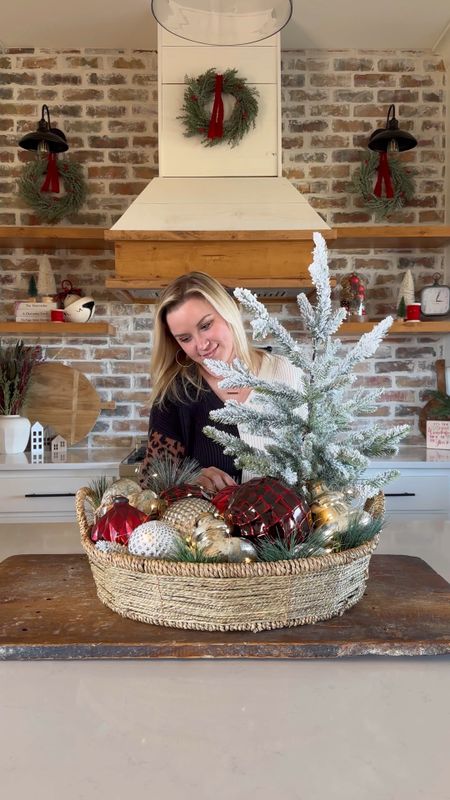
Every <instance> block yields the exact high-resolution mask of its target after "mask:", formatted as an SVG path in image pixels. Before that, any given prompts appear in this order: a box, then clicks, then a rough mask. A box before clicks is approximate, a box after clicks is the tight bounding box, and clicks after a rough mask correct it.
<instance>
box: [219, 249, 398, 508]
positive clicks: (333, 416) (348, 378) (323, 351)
mask: <svg viewBox="0 0 450 800" xmlns="http://www.w3.org/2000/svg"><path fill="white" fill-rule="evenodd" d="M314 243H315V248H314V259H313V262H312V264H311V266H310V268H309V272H310V275H311V278H312V281H313V284H314V286H315V287H316V296H317V301H316V304H315V305H312V304H311V303H310V301H309V300H308V298H307V297H306V295H305V294H303V293H301V294H299V295H298V297H297V303H298V307H299V311H300V317H301V320H302V323H303V326H304V328H305V330H306V331H307V332H308V334H309V336H310V339H311V342H310V345H309V346H308V347H307V346H305V345H303V344H301V343H298V342H297V341H295V339H294V338H293V337H292V336H291V335H290V333H289V332H288V331H287V330H286V329H285V328H284V327H283V325H281V323H280V322H279V321H278V320H277V319H275V318H273V317H271V316H270V315H269V313H268V311H267V309H266V308H265V306H264V305H263V304H262V303H260V302H259V301H258V300H257V298H256V296H255V295H253V294H252V293H251V292H250V291H249V290H248V289H236V290H235V292H234V294H235V296H236V298H237V299H238V300H239V301H240V303H241V304H242V305H243V307H244V308H245V309H246V310H247V311H248V312H250V314H251V316H252V320H251V327H252V329H253V338H254V339H265V338H266V337H268V336H269V335H271V336H272V337H273V338H274V339H275V340H276V342H277V344H278V347H279V350H280V351H281V353H282V354H284V355H285V356H287V357H288V359H289V360H290V361H291V363H292V364H294V365H295V366H296V367H300V368H301V370H302V372H303V376H302V378H301V379H300V382H299V385H298V386H297V387H295V388H291V387H289V386H287V385H286V384H283V383H279V382H270V381H264V380H262V379H260V378H258V377H257V376H256V375H253V374H252V373H251V372H250V371H249V369H248V368H247V367H246V366H245V365H244V364H242V363H241V362H239V361H238V360H236V361H234V362H233V364H232V365H228V364H225V363H224V362H221V361H215V360H208V361H207V362H206V364H207V366H208V369H211V371H212V372H214V374H215V375H218V376H222V378H223V380H222V381H221V382H220V384H219V385H220V386H221V388H223V389H229V388H241V387H245V386H247V387H250V388H251V389H253V392H254V396H255V400H256V402H252V403H248V404H239V403H237V402H236V401H233V400H230V401H227V402H226V403H225V406H224V408H223V409H218V410H216V411H212V412H211V414H210V416H211V419H212V420H213V421H216V422H220V423H225V424H234V425H242V426H243V427H244V428H245V429H246V430H247V431H248V432H249V433H254V434H260V433H261V430H264V431H265V432H270V437H271V441H270V443H269V444H268V445H267V446H266V447H265V450H262V449H258V448H254V447H252V446H250V445H248V444H247V443H246V442H244V441H243V440H242V439H240V438H239V437H237V436H233V435H232V434H229V433H226V432H224V431H220V430H218V429H217V428H215V427H213V426H207V427H206V428H205V429H204V432H205V433H206V434H207V435H208V436H210V437H211V438H212V439H214V440H215V441H216V442H218V443H219V444H221V445H222V446H223V447H224V452H225V453H226V454H227V455H232V456H235V464H236V466H238V467H242V468H245V469H248V470H250V471H253V472H255V473H256V474H259V475H271V476H272V477H276V478H279V479H280V480H282V481H284V482H285V483H287V484H289V485H291V486H295V487H296V488H297V489H298V490H299V491H301V492H302V493H303V494H304V495H305V496H306V497H308V496H309V488H310V487H312V485H313V484H315V483H317V482H320V483H323V484H325V485H326V486H327V487H328V488H329V489H336V490H341V491H343V490H349V489H351V490H352V491H353V492H354V493H355V494H356V495H357V496H358V497H359V499H360V501H361V502H363V501H364V500H365V499H367V498H369V497H373V496H374V495H375V494H376V493H377V492H378V491H379V490H380V488H381V487H383V486H384V485H385V484H386V483H387V482H388V481H390V480H392V479H393V478H394V477H396V476H397V474H398V473H397V471H395V470H389V471H387V472H384V473H379V474H378V475H376V476H375V477H372V478H365V477H364V476H363V473H364V471H365V470H366V468H367V466H368V464H369V461H370V459H371V458H373V457H375V456H385V455H390V454H395V453H396V452H397V450H398V445H399V442H400V440H401V438H402V437H403V436H404V435H405V434H406V433H407V432H408V430H409V427H408V426H407V425H400V426H396V427H393V428H391V429H390V430H386V429H384V428H380V427H379V426H377V425H371V426H366V427H364V428H359V429H358V428H357V427H356V425H355V420H356V418H357V416H358V415H359V414H367V413H370V412H372V413H373V412H374V411H375V409H376V407H377V402H378V400H379V398H380V395H381V393H382V391H381V390H365V389H355V390H354V391H353V392H352V393H350V392H349V389H350V387H351V386H352V385H353V384H354V382H355V380H356V378H357V376H356V375H355V374H354V372H353V369H354V367H355V365H356V364H359V363H360V362H362V361H364V360H365V359H367V358H370V357H371V356H373V354H374V353H375V351H376V349H377V347H378V345H379V344H380V342H381V340H382V339H383V337H384V335H385V334H386V332H387V331H388V329H389V327H390V326H391V324H392V322H393V320H392V317H387V319H385V320H382V321H381V322H379V323H378V324H376V325H375V326H374V327H373V329H372V330H371V331H370V332H368V333H365V334H363V335H362V336H361V338H360V340H359V341H358V342H357V343H356V344H355V345H353V346H352V347H350V348H349V349H348V351H347V352H346V353H345V354H344V355H342V354H341V353H342V343H341V341H340V340H339V339H338V338H336V337H335V336H334V334H335V333H336V331H337V330H338V328H339V327H340V325H341V323H342V322H343V320H344V319H345V317H346V313H347V312H346V310H345V309H344V308H340V309H338V310H333V308H332V304H331V292H330V281H329V271H328V263H327V249H326V244H325V240H324V238H323V237H322V236H321V235H320V234H318V233H315V234H314Z"/></svg>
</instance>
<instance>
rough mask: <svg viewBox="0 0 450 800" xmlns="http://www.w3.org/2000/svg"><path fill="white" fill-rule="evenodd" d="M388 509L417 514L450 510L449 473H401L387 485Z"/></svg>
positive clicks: (441, 512) (445, 512)
mask: <svg viewBox="0 0 450 800" xmlns="http://www.w3.org/2000/svg"><path fill="white" fill-rule="evenodd" d="M385 497H386V511H387V513H388V514H389V512H394V513H396V512H400V513H406V514H408V513H411V514H413V515H417V514H420V513H424V514H426V515H433V514H438V515H440V516H442V515H447V514H448V512H449V504H450V498H449V476H448V475H433V474H432V473H431V474H429V475H407V474H404V475H401V476H400V477H399V478H396V480H394V481H392V482H391V483H389V484H388V485H387V486H386V487H385Z"/></svg>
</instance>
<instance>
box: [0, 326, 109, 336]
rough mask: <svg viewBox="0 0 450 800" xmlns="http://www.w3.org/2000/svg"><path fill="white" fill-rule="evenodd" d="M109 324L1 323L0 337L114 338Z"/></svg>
mask: <svg viewBox="0 0 450 800" xmlns="http://www.w3.org/2000/svg"><path fill="white" fill-rule="evenodd" d="M115 333H116V329H115V328H114V327H113V326H112V325H110V324H109V322H85V323H81V322H0V335H2V334H3V335H14V336H17V335H18V334H21V335H26V334H32V335H36V334H37V335H41V336H83V337H85V338H86V337H89V336H114V335H115Z"/></svg>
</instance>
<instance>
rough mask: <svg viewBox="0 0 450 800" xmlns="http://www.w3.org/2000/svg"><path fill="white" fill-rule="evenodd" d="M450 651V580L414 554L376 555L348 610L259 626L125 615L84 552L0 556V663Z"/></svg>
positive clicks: (435, 654)
mask: <svg viewBox="0 0 450 800" xmlns="http://www.w3.org/2000/svg"><path fill="white" fill-rule="evenodd" d="M449 654H450V585H449V584H448V583H447V581H446V580H444V578H442V577H441V576H440V575H438V574H437V573H436V572H435V571H434V570H433V569H432V568H431V567H430V566H429V565H428V564H426V563H425V562H424V561H422V560H421V559H420V558H414V557H411V556H398V555H374V556H372V559H371V561H370V575H369V581H368V583H367V587H366V592H365V595H364V597H363V598H362V600H360V602H359V603H357V604H356V606H353V608H351V609H350V610H349V611H346V613H345V614H343V615H342V617H333V619H329V620H325V621H324V622H317V623H316V624H315V625H300V626H299V627H297V628H283V629H281V630H275V631H262V632H261V633H249V632H246V631H244V632H239V631H233V632H230V633H221V632H220V631H217V632H209V631H190V630H178V629H176V628H163V627H158V626H157V625H147V624H145V623H144V622H135V621H134V620H132V619H127V618H125V617H121V616H119V614H115V613H114V611H111V610H110V609H109V608H107V607H106V606H105V605H103V603H101V602H100V600H99V599H98V597H97V593H96V590H95V584H94V579H93V577H92V573H91V570H90V568H89V564H88V560H87V558H86V556H84V555H53V554H52V555H19V556H11V557H10V558H7V559H6V560H5V561H3V562H2V563H1V564H0V661H2V660H10V659H11V660H13V659H16V660H24V659H25V660H28V659H70V660H73V659H88V658H97V659H100V658H101V659H103V658H119V659H122V658H182V659H186V658H207V659H211V658H257V659H260V658H294V659H296V658H302V659H303V658H342V657H348V656H352V657H353V656H437V655H449Z"/></svg>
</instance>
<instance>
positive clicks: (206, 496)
mask: <svg viewBox="0 0 450 800" xmlns="http://www.w3.org/2000/svg"><path fill="white" fill-rule="evenodd" d="M159 496H160V498H161V500H165V501H166V503H167V504H168V505H169V506H170V505H172V503H176V501H177V500H182V499H183V498H184V497H201V498H202V499H203V500H210V499H211V493H210V492H207V491H206V489H204V488H203V486H198V485H197V484H195V483H182V484H181V486H171V487H170V489H164V490H163V491H162V492H161V494H160V495H159Z"/></svg>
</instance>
